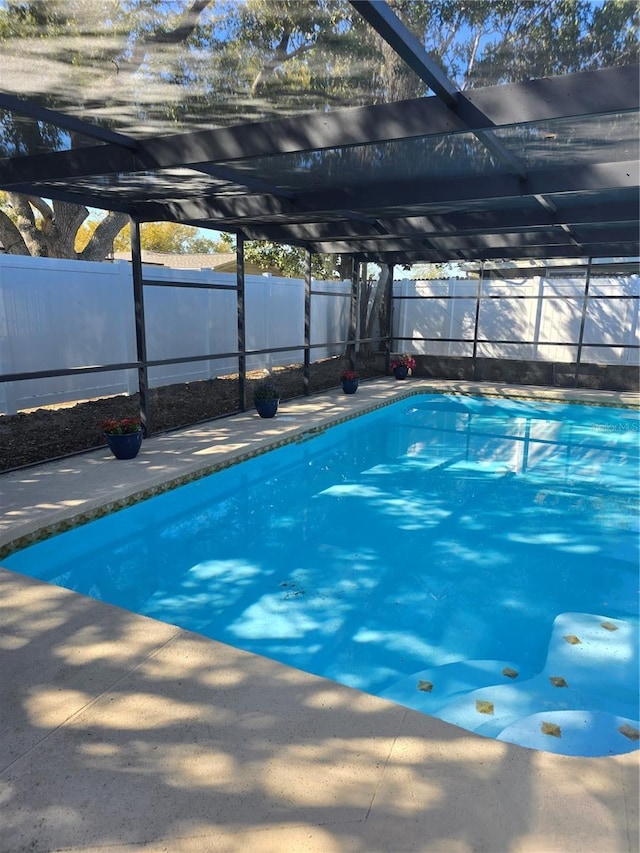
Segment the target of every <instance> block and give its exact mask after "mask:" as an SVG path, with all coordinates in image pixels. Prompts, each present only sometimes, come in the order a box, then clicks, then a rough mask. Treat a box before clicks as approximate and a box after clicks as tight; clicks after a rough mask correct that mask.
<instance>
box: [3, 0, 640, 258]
mask: <svg viewBox="0 0 640 853" xmlns="http://www.w3.org/2000/svg"><path fill="white" fill-rule="evenodd" d="M422 6H423V7H424V8H422ZM454 7H455V8H457V7H456V6H455V4H411V5H410V8H408V10H407V11H406V15H407V17H406V19H405V20H403V21H401V20H400V19H399V18H398V17H397V16H396V15H395V13H394V12H393V11H392V10H391V8H390V7H389V6H387V5H386V4H385V3H383V2H380V1H379V0H375V2H370V0H352V2H346V0H315V2H308V0H304V1H303V2H302V0H301V2H295V3H292V2H289V0H279V2H278V3H263V2H248V0H247V2H243V3H237V2H235V0H233V2H232V0H198V2H186V0H184V2H182V0H180V2H172V3H160V4H147V3H142V2H131V3H126V4H125V3H113V4H110V6H109V8H110V9H111V10H112V11H111V13H110V14H109V15H106V14H105V12H104V8H105V7H104V4H93V3H87V2H85V0H65V2H58V0H50V2H48V3H47V4H29V3H27V4H22V5H20V4H13V3H5V4H0V13H3V14H4V13H5V12H6V10H7V9H9V10H14V11H16V10H17V11H16V15H14V17H11V16H9V17H7V16H6V14H5V17H4V18H3V17H2V14H0V24H1V25H2V26H0V48H1V50H0V189H4V190H6V191H8V192H14V193H22V194H27V195H32V196H40V197H43V198H48V199H59V200H63V201H68V202H76V203H79V204H83V205H86V206H90V207H97V208H102V209H107V210H115V211H121V212H125V213H128V214H130V215H131V216H132V217H133V218H134V219H135V220H137V221H141V222H144V221H154V220H169V221H176V222H184V223H189V224H194V225H198V226H201V227H209V228H213V229H216V230H221V231H231V232H237V233H242V234H243V235H244V236H245V237H246V238H248V239H255V240H260V239H264V240H270V241H275V242H284V243H293V244H296V245H302V246H306V247H307V248H309V249H310V250H311V251H314V252H330V253H334V252H335V253H338V252H339V253H341V254H351V255H355V256H359V257H362V258H366V259H368V260H369V259H370V260H377V261H379V262H386V261H388V262H393V263H405V262H407V263H408V262H410V261H437V262H440V261H446V260H480V259H491V258H500V257H502V258H514V259H525V258H535V259H537V258H540V257H545V252H546V253H547V255H546V256H548V257H550V258H552V257H559V253H560V252H563V251H564V252H567V253H569V255H568V256H569V257H574V256H575V257H586V256H589V255H598V256H600V255H602V256H613V255H623V256H624V255H629V256H636V255H638V254H640V245H639V239H638V235H639V233H640V225H639V207H640V202H639V198H640V180H639V177H638V140H639V138H640V133H639V125H638V112H639V97H638V90H639V79H640V75H639V73H638V70H639V69H638V65H635V64H616V63H606V62H605V63H604V65H607V64H612V67H600V68H597V69H596V68H593V65H594V62H595V61H596V57H590V56H588V55H583V56H579V55H578V54H576V55H575V57H574V59H575V64H576V66H577V67H585V66H586V67H589V68H590V69H591V70H582V71H577V72H575V73H572V74H565V75H562V76H545V77H540V78H539V79H527V77H528V75H529V72H530V71H531V70H532V69H533V68H534V66H531V67H529V66H527V63H528V62H529V61H530V60H531V61H533V60H532V57H527V58H526V60H525V59H523V60H522V62H521V61H520V60H519V59H518V58H517V57H516V56H511V55H509V56H508V57H507V55H506V54H504V55H503V56H502V60H499V57H498V54H497V53H495V51H494V54H495V55H494V54H492V52H491V50H486V51H485V53H484V54H483V58H480V57H479V58H478V62H477V63H476V66H475V68H476V70H475V72H474V74H473V75H471V77H470V78H469V80H466V81H465V86H464V89H463V88H462V86H461V84H460V79H459V74H458V72H457V71H456V68H457V66H456V61H457V60H456V57H457V56H458V55H459V48H460V45H459V44H458V47H457V48H455V49H454V47H452V46H450V45H448V42H447V39H444V42H443V44H442V45H440V47H441V48H442V49H441V51H440V53H441V61H440V63H437V62H436V61H435V60H434V59H433V55H432V52H430V45H431V47H432V48H433V49H435V48H437V47H438V45H435V44H432V42H431V41H430V40H433V39H434V38H435V35H434V33H435V32H436V31H435V30H434V22H437V21H436V18H437V16H440V18H438V21H439V23H440V25H441V26H442V28H443V29H442V32H441V34H442V33H444V32H446V31H448V30H447V27H450V26H452V20H453V19H451V20H450V19H449V17H448V16H449V14H450V12H451V10H454V11H455V8H454ZM465 8H466V7H465ZM598 8H599V9H601V13H600V12H598V13H597V14H596V13H595V12H594V18H593V26H594V27H595V28H596V29H597V28H598V27H600V28H604V29H602V32H605V30H606V27H609V28H610V27H611V24H612V21H614V20H616V19H615V15H616V14H620V10H619V9H618V12H616V8H617V7H616V6H615V4H610V3H609V2H607V3H605V4H603V5H602V7H598ZM460 9H462V5H461V6H460ZM496 9H497V6H496ZM19 10H22V11H19ZM623 11H624V10H623ZM18 12H19V13H18ZM491 14H494V11H493V10H492V12H491ZM495 14H497V12H495ZM434 16H435V17H434ZM607 16H609V17H607ZM611 16H614V17H611ZM543 18H544V16H543V17H542V18H541V19H540V21H536V22H532V24H531V26H532V27H533V28H534V29H533V30H532V32H533V31H538V30H539V31H540V32H542V29H540V27H543V24H544V20H543ZM7 21H8V22H9V23H7ZM525 23H526V22H525V21H520V23H519V25H523V26H524V24H525ZM547 23H548V22H547ZM578 23H579V24H580V27H582V30H584V26H585V22H584V21H581V22H578ZM563 25H567V24H566V22H565V24H563ZM567 26H568V25H567ZM536 28H538V29H536ZM627 36H628V34H625V33H617V35H616V38H618V39H619V40H621V44H620V46H619V47H618V48H617V53H616V55H618V56H621V57H623V58H624V57H625V56H626V55H627V53H628V51H627V53H625V51H626V50H627V48H626V47H625V45H626V42H624V39H627ZM590 37H591V36H589V34H588V33H585V32H584V31H581V32H578V33H577V36H576V38H577V39H578V42H579V44H580V45H584V44H588V39H589V38H590ZM597 37H598V33H597V32H594V34H593V38H594V39H596V38H597ZM627 40H628V39H627ZM445 42H446V44H445ZM507 42H508V40H507ZM507 42H504V43H503V44H502V48H501V49H502V50H506V49H507V48H506V47H505V45H507ZM539 47H541V48H542V47H544V50H545V51H547V53H549V55H548V56H547V55H545V56H546V58H545V62H547V65H549V66H551V67H553V66H554V63H555V62H556V58H555V57H554V56H553V55H552V53H553V51H554V50H555V49H556V47H557V45H555V46H554V45H546V43H545V44H544V45H540V46H539ZM581 49H582V48H581ZM456 50H458V53H456ZM496 50H497V48H496ZM614 53H615V51H614ZM390 57H391V58H393V61H391V60H390ZM533 58H535V57H533ZM539 59H540V57H539V56H538V57H537V59H536V61H538V60H539ZM499 61H504V63H505V65H504V73H501V74H499V75H498V77H500V78H501V79H504V81H505V82H503V83H501V84H500V85H491V86H486V85H484V86H483V85H479V84H482V82H483V80H484V79H486V78H487V77H488V76H491V75H490V73H489V72H491V73H493V74H494V77H495V73H494V72H495V69H496V67H497V65H496V63H498V62H499ZM381 69H382V70H381ZM385 69H386V71H385ZM389 69H391V70H392V73H391V72H389ZM492 69H493V70H492ZM385 74H386V76H385ZM381 75H382V76H381ZM407 92H413V93H414V96H412V97H401V95H403V93H405V94H406V93H407ZM416 94H417V97H416V96H415V95H416Z"/></svg>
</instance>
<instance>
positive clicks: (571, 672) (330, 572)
mask: <svg viewBox="0 0 640 853" xmlns="http://www.w3.org/2000/svg"><path fill="white" fill-rule="evenodd" d="M637 481H638V419H637V414H636V413H635V412H632V411H629V410H610V409H604V408H595V409H589V408H586V407H582V406H560V405H551V404H541V403H536V404H533V403H526V402H518V403H516V402H510V401H506V400H502V401H495V400H494V401H491V400H483V399H480V398H468V397H449V396H440V395H426V396H421V397H413V398H410V399H409V400H406V401H404V402H400V403H396V404H394V405H393V406H389V407H387V408H385V409H381V410H379V411H376V412H373V413H371V414H369V415H367V416H364V417H363V418H359V419H358V420H354V421H351V422H348V423H345V424H342V425H339V426H337V427H334V428H331V429H328V430H327V431H326V432H325V433H324V434H323V435H321V436H319V437H317V438H314V439H313V440H310V441H303V442H301V443H298V444H292V445H288V446H286V447H283V448H281V449H279V450H277V451H274V452H272V453H270V454H267V455H265V456H262V457H257V458H255V459H253V460H250V461H249V462H246V463H242V465H239V466H236V467H234V468H230V469H228V470H226V471H223V472H220V473H218V474H216V475H214V476H213V477H209V478H206V479H203V480H201V481H198V482H196V483H193V484H191V485H189V486H185V487H182V488H180V489H178V490H176V491H174V492H171V493H167V494H165V495H162V496H160V497H157V498H154V499H153V500H150V501H147V502H145V503H142V504H139V505H137V506H135V507H131V508H129V509H127V510H123V511H121V512H119V513H117V514H114V515H112V516H109V517H107V518H104V519H101V520H99V521H96V522H93V523H91V524H90V525H86V526H84V527H81V528H77V529H76V530H73V531H70V532H69V533H66V534H62V535H61V536H58V537H55V538H53V539H50V540H47V541H45V542H42V543H40V544H38V545H36V546H33V547H31V548H28V549H25V550H24V551H21V552H18V553H16V554H14V555H13V556H12V557H10V558H8V559H7V560H5V561H4V562H5V564H6V565H7V567H8V568H11V569H13V570H15V571H19V572H23V573H24V574H30V575H34V576H37V577H41V578H43V579H46V580H49V581H51V582H53V583H58V584H60V585H63V586H67V587H69V588H71V589H75V590H77V591H79V592H83V593H85V594H89V595H92V596H94V597H96V598H99V599H102V600H105V601H109V602H111V603H114V604H118V605H120V606H123V607H126V608H128V609H130V610H134V611H136V612H140V613H145V614H147V615H150V616H154V617H155V618H159V619H162V620H164V621H167V622H171V623H174V624H177V625H180V626H182V627H185V628H188V629H191V630H195V631H198V632H200V633H202V634H205V635H207V636H210V637H213V638H215V639H219V640H222V641H224V642H228V643H231V644H233V645H236V646H239V647H242V648H245V649H247V650H249V651H253V652H258V653H260V654H265V655H267V656H269V657H273V658H276V659H278V660H281V661H283V662H285V663H288V664H291V665H293V666H296V667H299V668H301V669H304V670H306V671H309V672H313V673H316V674H319V675H324V676H326V677H329V678H333V679H334V680H336V681H340V682H343V683H346V684H350V685H352V686H355V687H358V688H360V689H363V690H366V691H368V692H371V693H375V694H378V695H386V696H387V697H388V698H392V699H394V701H399V702H401V703H402V704H407V705H410V706H411V707H416V708H418V709H419V710H424V711H426V712H427V713H433V714H435V715H436V716H442V717H443V718H444V719H450V720H451V721H452V722H457V723H458V724H461V725H465V726H466V727H467V728H471V729H473V730H476V731H479V732H480V733H481V734H485V735H487V736H491V737H499V738H503V739H506V740H508V739H512V740H514V742H520V743H524V745H529V746H534V747H535V748H543V749H548V750H552V751H561V752H562V751H564V752H574V753H575V754H609V753H611V752H622V751H628V750H629V749H634V748H636V747H637V740H634V738H635V737H636V734H634V732H635V733H637V730H638V724H637V717H638V712H637V686H635V685H637V670H638V666H637V635H636V633H635V632H637V586H638V556H637V545H638V533H637V498H638V496H637ZM603 625H606V626H607V627H603ZM565 637H571V638H573V639H575V640H577V641H578V642H573V641H571V642H570V641H569V640H566V639H565ZM567 655H570V657H569V658H567ZM594 663H595V664H596V665H595V666H594ZM558 668H559V669H560V671H557V669H558ZM589 670H590V671H591V672H595V677H594V678H593V679H591V682H589V680H588V679H587V678H586V677H585V671H589ZM505 673H506V674H505ZM551 679H556V682H557V683H555V684H554V683H553V682H552V681H551ZM634 679H635V684H634ZM562 680H564V685H563V684H562ZM467 697H469V698H467ZM443 702H444V704H442V703H443ZM576 703H577V704H576ZM587 703H589V704H588V706H587ZM576 713H578V714H580V715H581V716H580V717H579V718H578V717H576V716H575V714H576ZM537 714H544V719H538V718H537V717H536V715H537ZM558 715H562V716H561V717H559V716H558ZM572 715H573V716H572ZM534 718H535V719H534ZM585 720H586V722H585ZM525 722H526V724H525ZM543 725H544V726H545V729H546V731H545V732H542V727H543ZM620 729H623V730H624V731H622V732H621V731H620ZM558 730H559V731H558ZM601 730H602V732H604V734H602V733H601ZM585 732H586V735H588V736H586V737H585V736H582V735H584V733H585ZM534 735H535V737H534ZM538 741H540V743H538ZM585 742H587V746H588V748H590V749H594V748H596V747H597V749H598V750H600V751H598V752H588V749H587V751H584V749H585V746H584V744H585ZM589 744H590V746H589Z"/></svg>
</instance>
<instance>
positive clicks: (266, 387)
mask: <svg viewBox="0 0 640 853" xmlns="http://www.w3.org/2000/svg"><path fill="white" fill-rule="evenodd" d="M253 399H254V400H262V401H264V402H268V401H269V400H279V399H280V389H279V388H278V386H277V385H276V383H275V382H274V381H273V380H272V379H264V380H263V381H262V382H259V383H258V384H257V385H256V387H255V389H254V392H253Z"/></svg>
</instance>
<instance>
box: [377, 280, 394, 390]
mask: <svg viewBox="0 0 640 853" xmlns="http://www.w3.org/2000/svg"><path fill="white" fill-rule="evenodd" d="M384 301H385V306H386V323H385V326H386V328H384V329H382V328H381V329H380V333H381V334H382V335H384V349H383V352H384V372H385V373H389V371H390V370H391V342H392V340H393V264H389V277H388V278H387V285H386V293H385V295H384Z"/></svg>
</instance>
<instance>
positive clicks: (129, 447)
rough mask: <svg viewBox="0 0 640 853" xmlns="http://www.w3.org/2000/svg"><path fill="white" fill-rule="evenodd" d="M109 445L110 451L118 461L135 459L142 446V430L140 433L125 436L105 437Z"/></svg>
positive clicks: (129, 433)
mask: <svg viewBox="0 0 640 853" xmlns="http://www.w3.org/2000/svg"><path fill="white" fill-rule="evenodd" d="M104 437H105V438H106V440H107V444H108V445H109V450H111V452H112V453H113V455H114V456H115V457H116V459H134V458H135V457H136V456H137V455H138V452H139V450H140V447H141V446H142V430H141V429H140V430H138V432H128V433H125V434H124V435H107V434H106V433H105V436H104Z"/></svg>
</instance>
